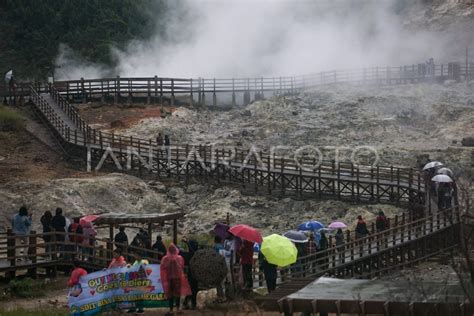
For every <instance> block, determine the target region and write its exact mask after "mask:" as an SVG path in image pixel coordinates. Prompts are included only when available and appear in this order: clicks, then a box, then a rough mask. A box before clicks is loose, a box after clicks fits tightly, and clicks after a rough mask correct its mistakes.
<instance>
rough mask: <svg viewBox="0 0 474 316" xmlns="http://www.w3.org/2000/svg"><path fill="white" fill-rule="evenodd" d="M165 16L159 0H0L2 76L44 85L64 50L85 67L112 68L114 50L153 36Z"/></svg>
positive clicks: (0, 64) (164, 9) (0, 65)
mask: <svg viewBox="0 0 474 316" xmlns="http://www.w3.org/2000/svg"><path fill="white" fill-rule="evenodd" d="M165 11H166V6H165V3H164V1H156V0H107V1H101V0H81V1H77V0H60V1H58V0H41V1H38V0H0V73H1V74H2V76H3V74H4V73H5V72H7V71H8V70H9V69H13V70H14V73H15V76H16V77H17V78H19V79H23V80H40V79H45V78H46V77H47V76H49V75H51V73H52V72H53V70H54V61H55V58H56V56H57V55H58V50H59V47H60V45H61V44H63V45H67V46H68V47H70V48H71V50H72V51H74V52H75V53H77V54H78V55H79V56H80V57H81V58H82V59H83V60H84V61H86V62H94V63H101V64H104V65H109V66H113V65H114V63H115V60H114V58H113V55H112V54H111V50H110V48H111V47H117V48H123V47H124V46H125V45H127V43H129V41H130V40H132V39H138V40H140V39H146V38H148V37H149V36H151V35H152V34H154V33H155V30H156V28H157V26H158V25H159V23H160V21H161V18H162V17H163V16H164V13H165Z"/></svg>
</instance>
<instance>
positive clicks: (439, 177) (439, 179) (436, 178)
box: [431, 174, 453, 182]
mask: <svg viewBox="0 0 474 316" xmlns="http://www.w3.org/2000/svg"><path fill="white" fill-rule="evenodd" d="M431 181H434V182H453V179H451V178H450V177H449V176H447V175H445V174H438V175H436V176H434V177H433V178H431Z"/></svg>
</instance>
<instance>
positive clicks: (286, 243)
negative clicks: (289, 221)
mask: <svg viewBox="0 0 474 316" xmlns="http://www.w3.org/2000/svg"><path fill="white" fill-rule="evenodd" d="M260 251H261V252H262V253H263V255H264V256H265V258H266V259H267V261H268V262H269V263H271V264H274V265H277V266H279V267H286V266H288V265H290V264H292V263H295V262H296V256H297V254H298V250H297V249H296V247H295V245H294V244H293V243H292V242H291V241H290V240H289V239H288V238H286V237H284V236H281V235H278V234H272V235H270V236H267V237H264V238H263V242H262V247H261V248H260Z"/></svg>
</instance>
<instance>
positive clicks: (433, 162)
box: [423, 161, 444, 170]
mask: <svg viewBox="0 0 474 316" xmlns="http://www.w3.org/2000/svg"><path fill="white" fill-rule="evenodd" d="M439 166H444V165H443V163H442V162H439V161H432V162H428V163H427V164H426V165H425V166H424V167H423V170H426V169H431V168H435V167H439Z"/></svg>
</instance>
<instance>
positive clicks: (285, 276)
mask: <svg viewBox="0 0 474 316" xmlns="http://www.w3.org/2000/svg"><path fill="white" fill-rule="evenodd" d="M395 222H396V221H395ZM458 223H459V213H458V210H457V209H449V210H443V211H439V212H436V213H432V214H427V216H426V217H424V218H421V219H417V220H413V221H410V222H404V221H400V222H398V225H394V226H393V227H391V228H389V229H387V230H384V231H382V232H378V233H374V232H373V233H371V234H370V235H368V236H367V237H364V238H359V239H357V238H356V237H355V235H354V234H353V233H351V232H349V231H348V232H347V233H346V234H347V235H346V236H347V240H346V242H345V244H344V245H335V244H334V242H333V240H332V239H331V238H330V239H329V246H328V249H326V250H323V251H319V252H317V253H314V254H309V255H307V256H304V257H300V258H299V259H298V261H297V263H295V264H294V265H292V266H290V267H287V268H284V269H279V270H278V280H279V283H285V282H291V281H292V280H295V279H301V278H306V279H314V278H316V277H318V276H321V275H338V276H342V277H344V276H348V277H354V276H359V277H367V276H369V277H370V276H373V275H377V274H380V273H383V272H384V271H387V270H392V269H399V268H400V267H403V266H406V265H409V264H413V263H415V262H417V261H420V260H424V259H426V258H428V257H431V256H433V255H435V254H438V253H440V252H441V251H446V250H447V249H452V248H453V247H455V246H456V244H457V240H458V235H457V230H456V227H457V224H458ZM438 235H439V236H442V237H436V236H438ZM18 237H20V236H15V235H14V234H13V233H12V231H11V230H9V231H8V232H7V233H6V234H5V233H3V234H1V235H0V272H6V273H9V277H12V276H14V273H15V271H20V270H29V272H30V274H33V275H34V274H36V270H37V269H38V268H41V267H44V268H48V269H49V270H51V269H53V270H54V271H56V270H57V268H58V267H60V266H63V265H70V264H71V263H72V259H73V258H80V259H82V261H83V264H84V266H85V267H89V268H91V269H101V268H104V267H107V266H108V263H109V262H110V260H111V258H112V251H113V249H115V248H116V247H121V248H122V249H123V255H124V256H125V257H126V258H131V257H133V253H135V252H136V251H139V252H140V253H142V254H143V257H144V258H146V259H148V260H149V261H150V262H151V263H159V259H158V252H157V251H155V250H152V249H148V248H138V247H133V246H130V245H124V244H117V243H115V242H113V241H111V240H109V239H106V238H91V241H92V242H91V243H90V244H86V245H84V244H82V242H78V240H79V238H82V237H83V236H82V235H81V234H79V235H77V234H72V233H64V232H50V233H42V234H38V233H36V232H31V234H29V235H26V236H23V237H26V238H27V239H28V245H22V244H21V243H19V239H18ZM424 238H430V240H431V242H425V241H423V239H424ZM45 239H47V240H48V242H46V241H45ZM70 240H74V242H71V241H70ZM394 249H402V250H400V251H398V252H394V251H393V250H394ZM21 250H24V254H22V255H21V254H17V252H18V251H21ZM380 256H384V259H383V260H381V259H380ZM2 262H3V263H2ZM237 266H238V264H234V265H233V267H232V270H233V271H238V269H236V267H237ZM235 279H236V280H237V279H238V278H237V277H236V278H235ZM253 279H254V284H258V285H259V286H263V285H264V284H265V283H264V282H265V280H264V277H263V272H262V271H260V269H259V268H258V262H256V264H255V265H254V275H253Z"/></svg>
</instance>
